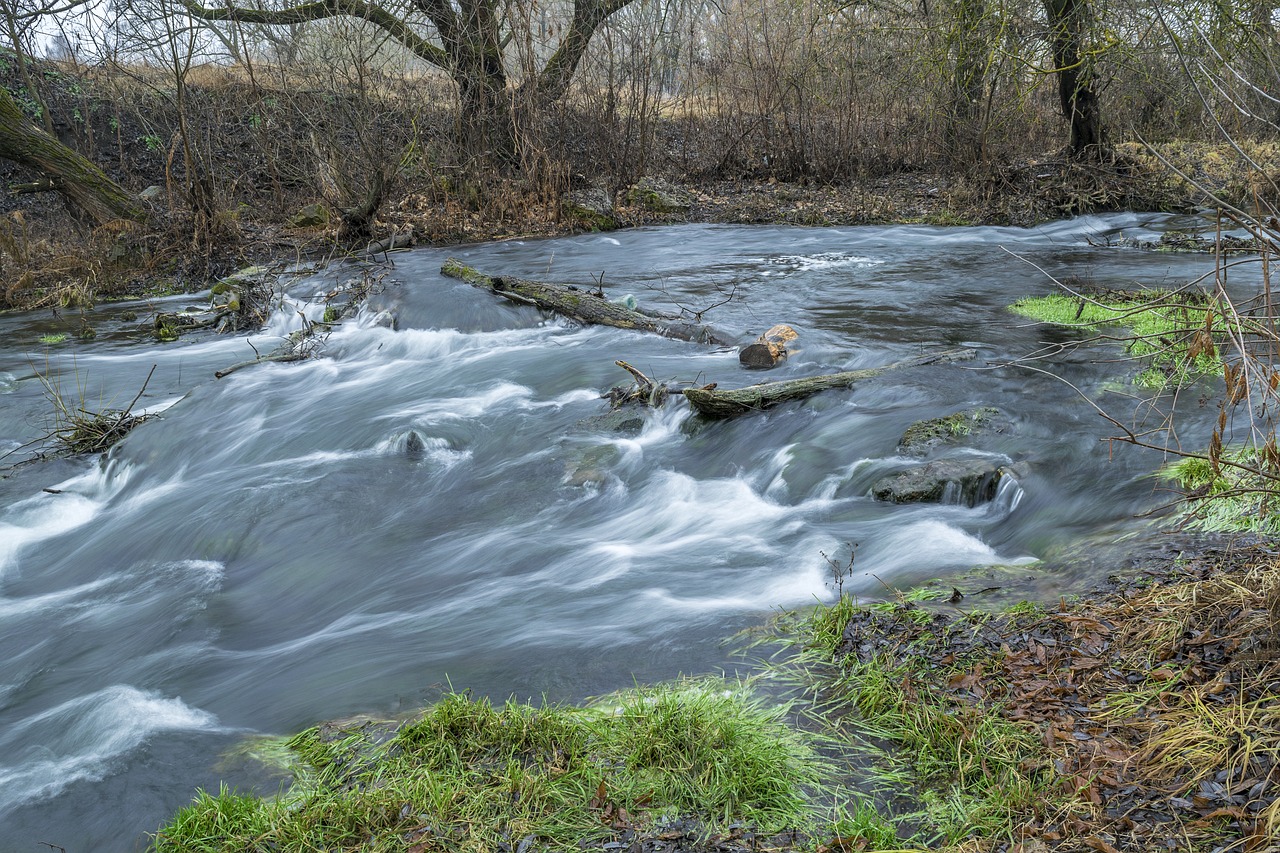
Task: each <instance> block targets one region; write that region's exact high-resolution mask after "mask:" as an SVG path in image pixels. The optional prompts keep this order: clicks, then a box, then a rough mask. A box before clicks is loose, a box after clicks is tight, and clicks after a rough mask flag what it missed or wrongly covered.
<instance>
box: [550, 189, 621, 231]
mask: <svg viewBox="0 0 1280 853" xmlns="http://www.w3.org/2000/svg"><path fill="white" fill-rule="evenodd" d="M560 211H561V213H563V214H564V216H565V217H567V218H569V219H572V220H575V221H577V222H580V223H582V224H583V225H585V226H586V227H587V228H590V229H591V230H592V231H613V230H615V229H616V228H617V227H618V224H619V223H618V217H617V213H616V212H615V211H614V208H613V197H612V196H611V195H609V193H608V191H606V190H604V189H601V188H600V187H593V188H591V189H585V190H574V191H572V192H568V193H565V195H564V196H563V197H561V199H560Z"/></svg>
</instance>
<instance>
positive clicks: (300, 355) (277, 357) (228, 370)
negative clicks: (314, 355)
mask: <svg viewBox="0 0 1280 853" xmlns="http://www.w3.org/2000/svg"><path fill="white" fill-rule="evenodd" d="M310 357H311V353H309V352H276V353H270V354H268V355H264V356H262V357H261V358H254V359H250V360H249V361H241V362H238V363H236V364H233V365H231V366H230V367H224V368H222V369H221V370H215V371H214V373H213V378H214V379H221V378H222V377H224V376H230V375H231V374H232V373H235V372H236V371H237V370H244V369H245V368H246V367H253V366H254V365H255V364H263V363H264V362H268V361H274V362H289V361H304V360H305V359H308V358H310Z"/></svg>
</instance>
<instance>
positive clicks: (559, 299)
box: [440, 258, 727, 346]
mask: <svg viewBox="0 0 1280 853" xmlns="http://www.w3.org/2000/svg"><path fill="white" fill-rule="evenodd" d="M440 272H441V274H442V275H447V276H449V277H450V278H456V279H461V280H462V281H465V282H466V283H467V284H470V285H474V286H475V287H482V288H484V289H485V290H489V291H492V292H493V293H496V294H497V295H498V296H502V297H504V298H506V299H509V300H511V301H512V302H518V303H520V304H522V305H532V306H534V307H535V308H541V309H542V310H544V311H553V312H555V313H556V314H560V315H562V316H564V317H568V318H569V319H570V320H573V321H574V322H577V323H581V324H583V325H584V326H613V327H614V328H617V329H635V330H637V331H641V332H653V333H655V334H659V335H662V336H663V337H666V338H676V339H677V340H681V341H696V342H698V343H709V344H716V345H718V346H723V345H727V341H726V340H725V339H724V338H722V337H721V336H720V335H718V334H716V332H715V331H713V330H712V329H711V328H710V327H708V326H704V325H702V324H700V323H687V322H684V321H683V320H681V319H680V318H679V317H675V316H671V315H662V314H646V313H644V312H642V311H633V310H632V309H630V308H628V307H626V306H625V305H620V304H618V303H616V302H610V301H609V300H607V299H605V298H604V296H603V294H601V293H593V292H592V291H589V290H582V289H580V288H576V287H570V286H568V285H563V284H552V283H551V282H546V281H530V280H529V279H524V278H516V277H514V276H487V275H485V274H484V273H482V272H479V271H478V270H476V269H473V268H472V267H469V266H466V265H465V264H462V263H460V262H458V261H457V260H455V259H453V258H450V259H448V260H447V261H445V263H444V266H443V267H441V268H440Z"/></svg>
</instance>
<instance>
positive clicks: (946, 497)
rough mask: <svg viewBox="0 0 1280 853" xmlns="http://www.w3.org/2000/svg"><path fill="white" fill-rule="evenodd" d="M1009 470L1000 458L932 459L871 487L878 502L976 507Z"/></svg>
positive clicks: (993, 495) (992, 495)
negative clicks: (953, 504) (949, 504)
mask: <svg viewBox="0 0 1280 853" xmlns="http://www.w3.org/2000/svg"><path fill="white" fill-rule="evenodd" d="M1008 474H1009V470H1008V469H1007V468H1006V467H1005V466H1004V464H1003V462H1002V461H1001V460H999V459H993V458H991V457H984V456H961V457H953V458H949V459H935V460H933V461H932V462H926V463H925V464H923V465H917V466H916V467H914V468H908V469H907V470H906V471H902V472H900V473H898V474H894V475H892V476H889V477H885V478H883V479H881V480H879V481H877V482H876V484H875V485H874V486H872V487H871V494H872V496H873V497H874V498H875V499H876V500H878V501H890V502H892V503H899V504H902V503H943V502H946V503H958V504H962V505H964V506H976V505H978V504H980V503H986V502H987V501H989V500H991V499H992V498H994V497H995V496H996V490H997V487H998V486H999V485H1000V480H1001V479H1002V478H1003V477H1005V476H1008Z"/></svg>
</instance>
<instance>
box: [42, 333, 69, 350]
mask: <svg viewBox="0 0 1280 853" xmlns="http://www.w3.org/2000/svg"><path fill="white" fill-rule="evenodd" d="M66 339H67V334H66V333H65V332H58V333H56V334H51V335H41V336H40V343H42V344H44V345H45V346H47V347H52V346H57V345H58V344H60V343H62V342H63V341H65V340H66Z"/></svg>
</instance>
